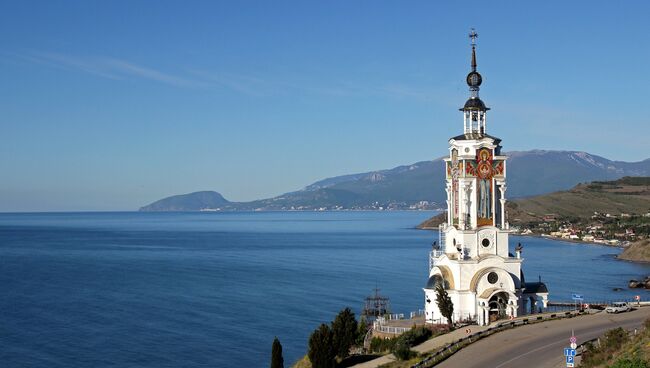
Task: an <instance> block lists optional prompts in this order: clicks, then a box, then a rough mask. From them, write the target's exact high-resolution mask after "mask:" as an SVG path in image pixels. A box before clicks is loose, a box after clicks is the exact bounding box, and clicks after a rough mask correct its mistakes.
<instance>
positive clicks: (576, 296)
mask: <svg viewBox="0 0 650 368" xmlns="http://www.w3.org/2000/svg"><path fill="white" fill-rule="evenodd" d="M571 299H573V300H582V299H584V297H583V296H582V295H581V294H575V293H573V294H571Z"/></svg>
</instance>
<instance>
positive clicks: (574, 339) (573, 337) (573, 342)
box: [569, 336, 578, 344]
mask: <svg viewBox="0 0 650 368" xmlns="http://www.w3.org/2000/svg"><path fill="white" fill-rule="evenodd" d="M577 341H578V339H576V337H575V336H571V338H570V339H569V342H570V343H572V344H575V343H576V342H577Z"/></svg>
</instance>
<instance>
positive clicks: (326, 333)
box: [307, 323, 336, 368]
mask: <svg viewBox="0 0 650 368" xmlns="http://www.w3.org/2000/svg"><path fill="white" fill-rule="evenodd" d="M307 355H308V356H309V361H310V362H311V366H312V367H313V368H334V366H335V364H336V361H335V358H336V350H335V349H334V342H333V334H332V330H331V329H330V327H329V326H328V325H326V324H324V323H323V324H321V325H320V327H319V328H317V329H316V330H314V332H312V334H311V336H309V352H308V353H307Z"/></svg>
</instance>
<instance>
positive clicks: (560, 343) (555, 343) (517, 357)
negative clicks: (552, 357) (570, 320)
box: [494, 341, 564, 368]
mask: <svg viewBox="0 0 650 368" xmlns="http://www.w3.org/2000/svg"><path fill="white" fill-rule="evenodd" d="M562 344H564V343H563V342H562V341H557V342H553V343H550V344H548V345H544V346H540V347H538V348H537V349H533V350H531V351H528V352H525V353H523V354H519V355H517V356H516V357H514V358H512V359H510V360H506V361H505V362H503V363H501V364H499V365H497V366H496V367H494V368H501V367H503V366H504V365H506V364H508V363H510V362H512V361H513V360H516V359H519V358H521V357H523V356H525V355H528V354H530V353H534V352H536V351H538V350H542V349H546V348H548V347H551V346H553V345H562Z"/></svg>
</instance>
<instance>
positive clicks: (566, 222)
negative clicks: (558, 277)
mask: <svg viewBox="0 0 650 368" xmlns="http://www.w3.org/2000/svg"><path fill="white" fill-rule="evenodd" d="M511 229H512V230H513V231H515V232H516V233H518V234H521V235H539V236H543V237H549V238H557V239H563V240H570V241H582V242H588V243H596V244H605V245H612V246H620V247H626V246H627V245H629V244H630V243H631V242H634V241H637V240H643V239H647V238H648V236H649V234H650V211H649V212H647V213H644V214H631V213H620V214H611V213H600V212H594V214H593V215H592V216H591V218H590V219H588V220H587V219H581V218H566V217H564V218H563V217H560V216H558V215H556V214H548V215H546V216H544V218H543V221H540V222H529V223H527V224H525V225H522V226H517V227H512V228H511Z"/></svg>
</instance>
